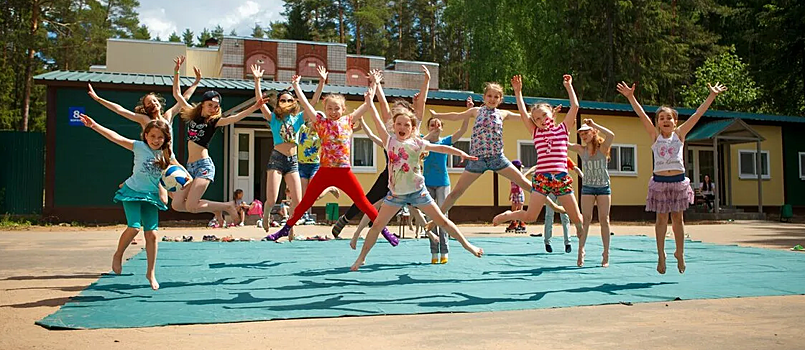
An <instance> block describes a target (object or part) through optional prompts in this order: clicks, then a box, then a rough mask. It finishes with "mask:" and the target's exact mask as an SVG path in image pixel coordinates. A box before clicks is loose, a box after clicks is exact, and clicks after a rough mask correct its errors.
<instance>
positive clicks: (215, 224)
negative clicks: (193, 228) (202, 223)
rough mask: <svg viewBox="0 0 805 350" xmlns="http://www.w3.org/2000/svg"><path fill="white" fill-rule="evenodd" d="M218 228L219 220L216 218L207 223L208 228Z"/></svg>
mask: <svg viewBox="0 0 805 350" xmlns="http://www.w3.org/2000/svg"><path fill="white" fill-rule="evenodd" d="M216 226H218V220H215V218H212V220H210V222H208V223H207V227H216Z"/></svg>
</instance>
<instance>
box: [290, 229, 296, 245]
mask: <svg viewBox="0 0 805 350" xmlns="http://www.w3.org/2000/svg"><path fill="white" fill-rule="evenodd" d="M295 237H296V234H295V233H294V232H293V228H291V232H289V233H288V242H292V241H293V240H294V238H295Z"/></svg>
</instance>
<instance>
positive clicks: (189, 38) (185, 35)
mask: <svg viewBox="0 0 805 350" xmlns="http://www.w3.org/2000/svg"><path fill="white" fill-rule="evenodd" d="M182 42H183V43H184V44H185V45H187V46H188V47H189V46H193V31H191V30H190V28H185V30H184V32H182Z"/></svg>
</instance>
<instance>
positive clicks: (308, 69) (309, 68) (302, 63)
mask: <svg viewBox="0 0 805 350" xmlns="http://www.w3.org/2000/svg"><path fill="white" fill-rule="evenodd" d="M298 54H299V51H297V55H298ZM297 57H299V56H297ZM298 62H299V63H297V66H296V74H299V75H301V76H303V77H317V76H319V73H318V72H317V71H316V66H323V67H325V68H327V64H325V63H324V60H322V59H321V58H320V57H317V56H306V57H303V58H302V59H300V60H299V61H298Z"/></svg>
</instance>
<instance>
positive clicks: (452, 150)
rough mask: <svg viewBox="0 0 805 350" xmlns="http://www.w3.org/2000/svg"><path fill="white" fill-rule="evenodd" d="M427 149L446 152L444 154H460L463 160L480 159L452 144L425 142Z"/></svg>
mask: <svg viewBox="0 0 805 350" xmlns="http://www.w3.org/2000/svg"><path fill="white" fill-rule="evenodd" d="M425 150H426V151H430V152H436V153H444V154H450V155H454V156H458V157H461V159H462V160H467V159H469V160H478V157H476V156H471V155H469V154H467V152H464V151H462V150H460V149H458V148H455V147H452V146H447V145H434V144H431V143H428V142H426V143H425Z"/></svg>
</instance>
